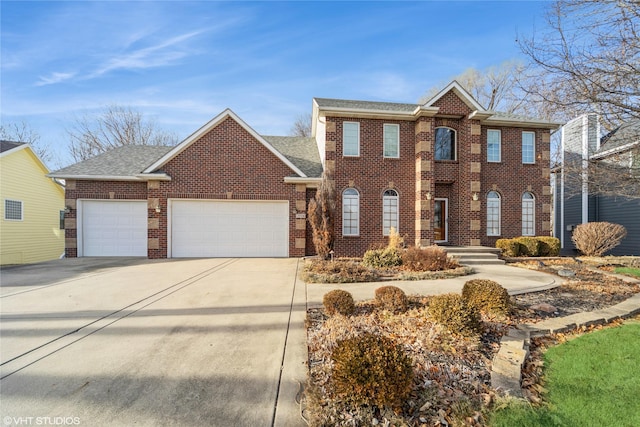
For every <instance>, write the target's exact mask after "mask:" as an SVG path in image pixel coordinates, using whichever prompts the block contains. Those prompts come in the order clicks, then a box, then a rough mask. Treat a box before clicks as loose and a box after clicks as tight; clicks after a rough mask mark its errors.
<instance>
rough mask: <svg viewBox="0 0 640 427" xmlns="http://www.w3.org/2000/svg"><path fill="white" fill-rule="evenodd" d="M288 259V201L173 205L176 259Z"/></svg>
mask: <svg viewBox="0 0 640 427" xmlns="http://www.w3.org/2000/svg"><path fill="white" fill-rule="evenodd" d="M287 256H289V202H287V201H284V202H281V201H279V202H274V201H264V202H263V201H236V200H234V201H222V200H215V201H213V200H173V201H172V202H171V257H173V258H182V257H237V258H240V257H287Z"/></svg>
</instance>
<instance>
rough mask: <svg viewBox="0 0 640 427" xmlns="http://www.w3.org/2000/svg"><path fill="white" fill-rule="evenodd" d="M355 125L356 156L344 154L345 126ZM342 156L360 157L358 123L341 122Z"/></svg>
mask: <svg viewBox="0 0 640 427" xmlns="http://www.w3.org/2000/svg"><path fill="white" fill-rule="evenodd" d="M347 124H349V125H356V126H357V131H358V134H357V137H356V138H357V152H356V154H347V153H346V152H345V149H344V148H345V143H344V140H345V125H347ZM342 156H343V157H360V122H342Z"/></svg>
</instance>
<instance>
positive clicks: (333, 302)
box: [322, 289, 356, 316]
mask: <svg viewBox="0 0 640 427" xmlns="http://www.w3.org/2000/svg"><path fill="white" fill-rule="evenodd" d="M322 305H323V306H324V310H325V312H326V313H327V314H328V315H329V316H333V315H335V314H341V315H343V316H350V315H352V314H353V313H354V312H355V311H356V304H355V302H354V301H353V296H351V294H350V293H349V292H347V291H344V290H342V289H334V290H333V291H329V292H327V293H326V294H324V297H323V298H322Z"/></svg>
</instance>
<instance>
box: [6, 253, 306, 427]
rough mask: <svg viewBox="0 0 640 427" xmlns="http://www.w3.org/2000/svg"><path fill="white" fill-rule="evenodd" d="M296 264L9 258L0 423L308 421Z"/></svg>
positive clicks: (301, 294) (290, 261)
mask: <svg viewBox="0 0 640 427" xmlns="http://www.w3.org/2000/svg"><path fill="white" fill-rule="evenodd" d="M300 263H301V261H299V260H297V259H191V260H156V261H153V260H144V259H108V258H107V259H97V258H82V259H66V260H59V261H54V262H50V263H43V264H39V265H36V266H20V267H10V268H3V269H2V271H1V275H2V276H1V277H0V283H1V285H2V288H1V291H2V292H1V296H0V315H1V323H0V339H1V342H0V359H1V360H0V363H1V365H0V377H1V378H2V379H1V382H0V414H2V417H1V419H0V423H1V424H0V425H19V424H22V425H35V424H37V423H39V424H40V425H46V424H56V423H57V424H56V425H63V424H64V425H69V424H75V425H78V424H79V425H127V426H130V425H142V426H152V425H154V426H155V425H180V426H202V425H211V426H271V425H282V426H285V425H286V426H296V425H303V424H302V422H301V420H300V417H299V415H298V408H297V405H296V403H295V398H296V393H297V392H298V381H302V382H304V380H305V368H304V365H303V363H304V361H305V360H306V358H305V354H306V350H305V347H304V345H305V344H304V343H305V338H304V337H305V333H304V330H303V325H304V316H305V309H306V300H305V290H304V283H302V282H299V281H298V279H297V272H298V268H300V267H301V265H299V264H300ZM38 417H39V418H38Z"/></svg>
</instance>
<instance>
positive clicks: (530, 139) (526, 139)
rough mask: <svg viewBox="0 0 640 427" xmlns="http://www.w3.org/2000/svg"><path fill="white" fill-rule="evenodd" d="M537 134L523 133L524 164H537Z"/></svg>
mask: <svg viewBox="0 0 640 427" xmlns="http://www.w3.org/2000/svg"><path fill="white" fill-rule="evenodd" d="M535 142H536V134H535V133H534V132H522V163H535V162H536V148H535V146H536V143H535Z"/></svg>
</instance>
